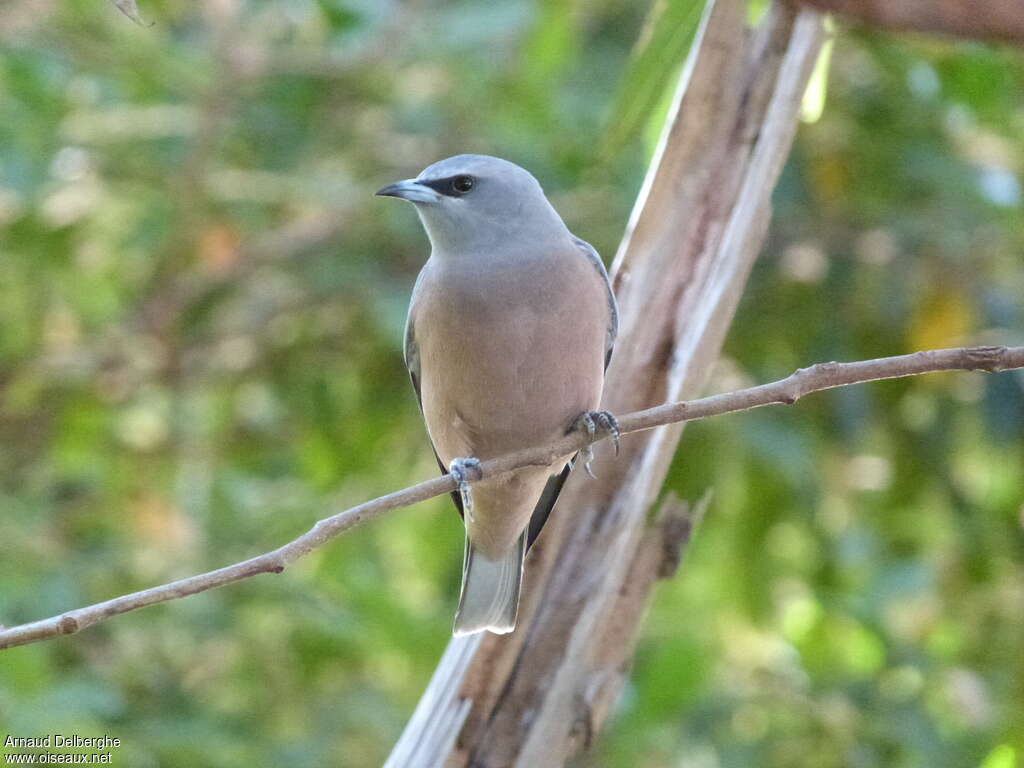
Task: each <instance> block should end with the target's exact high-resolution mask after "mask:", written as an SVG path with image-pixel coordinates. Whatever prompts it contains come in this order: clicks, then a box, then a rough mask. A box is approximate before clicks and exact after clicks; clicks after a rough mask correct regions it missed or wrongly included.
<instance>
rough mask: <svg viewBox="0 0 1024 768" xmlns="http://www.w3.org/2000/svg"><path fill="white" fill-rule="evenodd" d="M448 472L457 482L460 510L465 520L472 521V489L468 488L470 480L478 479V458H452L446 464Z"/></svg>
mask: <svg viewBox="0 0 1024 768" xmlns="http://www.w3.org/2000/svg"><path fill="white" fill-rule="evenodd" d="M448 472H449V473H451V476H452V477H454V478H455V480H456V482H458V484H459V496H461V497H462V512H463V514H465V515H466V522H467V523H469V522H472V521H473V489H472V488H470V485H469V484H470V481H473V480H479V479H480V460H479V459H472V458H470V459H452V463H451V464H450V465H449V466H448Z"/></svg>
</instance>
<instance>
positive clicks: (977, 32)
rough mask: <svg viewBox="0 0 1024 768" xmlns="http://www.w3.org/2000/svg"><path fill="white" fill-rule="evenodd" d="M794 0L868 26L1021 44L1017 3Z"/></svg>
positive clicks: (1023, 18)
mask: <svg viewBox="0 0 1024 768" xmlns="http://www.w3.org/2000/svg"><path fill="white" fill-rule="evenodd" d="M791 1H792V0H791ZM798 1H799V2H800V3H803V4H804V5H810V6H813V7H815V8H817V9H818V10H820V11H831V12H834V13H838V14H840V15H842V16H847V17H849V18H852V19H856V20H858V21H860V22H862V23H864V24H868V25H869V26H872V27H882V28H886V29H896V30H909V31H917V32H938V33H940V34H944V35H955V36H957V37H973V38H982V39H991V40H1005V41H1008V42H1016V43H1021V42H1024V3H1022V2H1021V1H1020V0H980V1H979V0H896V1H895V2H894V1H893V0H798Z"/></svg>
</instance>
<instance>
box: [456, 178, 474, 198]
mask: <svg viewBox="0 0 1024 768" xmlns="http://www.w3.org/2000/svg"><path fill="white" fill-rule="evenodd" d="M473 183H474V182H473V177H472V176H456V177H455V178H454V179H452V189H454V190H455V191H456V192H457V193H459V194H460V195H464V194H466V193H467V192H469V190H471V189H472V188H473Z"/></svg>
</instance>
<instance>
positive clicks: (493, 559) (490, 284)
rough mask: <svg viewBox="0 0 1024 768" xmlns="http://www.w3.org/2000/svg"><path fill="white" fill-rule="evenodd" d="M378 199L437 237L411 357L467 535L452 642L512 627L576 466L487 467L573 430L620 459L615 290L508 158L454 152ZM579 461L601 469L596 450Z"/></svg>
mask: <svg viewBox="0 0 1024 768" xmlns="http://www.w3.org/2000/svg"><path fill="white" fill-rule="evenodd" d="M376 194H377V195H379V196H383V197H394V198H399V199H402V200H406V201H408V202H410V203H412V204H413V205H414V206H415V209H416V212H417V213H418V214H419V218H420V220H421V222H422V224H423V227H424V229H425V230H426V234H427V236H428V238H429V240H430V244H431V253H430V256H429V258H428V259H427V261H426V263H425V265H424V266H423V269H422V271H421V272H420V273H419V276H418V278H417V279H416V283H415V286H414V288H413V291H412V296H411V300H410V304H409V313H408V318H407V321H406V329H405V363H406V367H407V368H408V371H409V376H410V378H411V380H412V385H413V388H414V389H415V392H416V396H417V399H418V401H419V405H420V410H421V412H422V415H423V418H424V421H425V422H426V427H427V433H428V435H429V438H430V442H431V445H432V447H433V449H434V454H435V456H436V458H437V463H438V466H439V467H440V470H441V472H442V474H446V473H448V472H450V473H451V474H452V476H453V477H454V478H455V479H456V480H457V482H458V489H457V490H456V491H453V493H452V498H453V500H454V502H455V506H456V508H457V509H458V511H459V513H460V515H462V517H463V520H464V523H465V531H466V541H465V554H464V557H463V569H462V588H461V592H460V596H459V606H458V610H457V612H456V616H455V624H454V628H453V634H454V635H455V636H460V635H468V634H474V633H477V632H481V631H488V632H491V633H494V634H505V633H508V632H511V631H513V630H514V629H515V626H516V616H517V612H518V605H519V594H520V590H521V585H522V578H523V567H524V559H525V556H526V552H527V550H528V548H529V547H530V545H531V544H532V543H533V541H534V540H535V539H536V538H537V536H538V535H539V534H540V531H541V529H542V527H543V525H544V523H545V521H546V520H547V518H548V515H549V513H550V512H551V508H552V507H553V505H554V503H555V501H556V499H557V498H558V494H559V492H560V491H561V489H562V486H563V484H564V483H565V480H566V477H567V476H568V473H569V471H570V470H571V469H572V466H573V460H574V459H575V458H576V457H574V456H565V457H560V458H559V459H558V460H556V461H555V462H554V463H553V464H552V465H550V466H543V467H526V468H522V469H519V470H515V471H514V472H512V473H509V474H506V475H503V476H500V477H493V478H483V479H480V477H479V466H480V461H482V460H487V459H491V458H495V457H497V456H501V455H503V454H507V453H510V452H513V451H516V450H521V449H524V448H530V447H536V446H539V445H542V444H544V443H547V442H551V441H553V440H555V439H557V438H559V437H562V436H564V435H566V434H568V433H570V432H572V431H573V430H585V431H586V432H587V433H588V434H590V435H592V436H593V435H594V434H595V433H598V432H600V433H601V434H602V435H610V436H611V437H612V438H613V439H614V442H615V447H616V451H617V450H618V438H619V427H618V422H617V421H616V420H615V417H614V416H613V415H612V414H611V413H610V412H608V411H602V410H599V406H600V403H601V393H602V389H603V386H604V376H605V371H606V370H607V367H608V363H609V361H610V359H611V355H612V350H613V348H614V345H615V338H616V334H617V332H618V308H617V305H616V302H615V295H614V292H613V290H612V286H611V282H610V281H609V279H608V273H607V271H606V270H605V267H604V264H603V262H602V261H601V258H600V256H599V255H598V253H597V251H596V250H594V248H593V247H592V246H591V245H590V244H589V243H587V242H585V241H584V240H581V239H580V238H578V237H576V236H575V235H573V234H572V233H571V232H570V231H569V229H568V227H567V226H566V225H565V223H564V222H563V221H562V218H561V216H559V214H558V213H557V212H556V211H555V209H554V207H553V206H552V205H551V203H550V202H549V201H548V199H547V197H546V196H545V194H544V191H543V189H542V188H541V185H540V183H539V182H538V181H537V179H536V178H534V176H533V175H532V174H530V173H529V172H528V171H527V170H525V169H524V168H521V167H520V166H518V165H516V164H514V163H512V162H509V161H507V160H503V159H500V158H497V157H492V156H488V155H475V154H463V155H456V156H454V157H449V158H447V159H445V160H441V161H439V162H436V163H434V164H432V165H430V166H428V167H427V168H426V169H424V170H423V171H422V172H421V173H420V174H419V175H418V176H417V177H416V178H414V179H407V180H405V181H399V182H395V183H393V184H389V185H387V186H385V187H383V188H382V189H380V190H378V191H377V193H376ZM580 453H581V454H582V458H583V462H584V464H585V466H586V470H587V472H588V473H589V474H591V475H592V474H593V472H592V470H591V461H592V459H593V452H592V451H591V449H590V447H589V445H588V447H587V448H585V449H583V450H582V451H581V452H580ZM473 480H476V482H472V481H473Z"/></svg>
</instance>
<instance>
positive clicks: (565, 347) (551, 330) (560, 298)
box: [415, 252, 608, 464]
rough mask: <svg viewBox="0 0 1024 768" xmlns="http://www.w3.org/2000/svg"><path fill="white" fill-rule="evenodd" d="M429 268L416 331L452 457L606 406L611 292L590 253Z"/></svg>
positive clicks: (440, 440) (424, 388) (559, 427)
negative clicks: (495, 266)
mask: <svg viewBox="0 0 1024 768" xmlns="http://www.w3.org/2000/svg"><path fill="white" fill-rule="evenodd" d="M431 266H432V267H434V268H432V269H430V270H428V272H427V274H425V275H424V283H423V285H422V286H421V290H420V291H419V292H418V296H417V304H416V308H415V312H416V338H417V343H418V345H419V355H420V375H421V381H420V386H421V395H422V398H423V410H424V415H425V417H426V421H427V427H428V430H429V431H430V435H431V439H432V441H433V443H434V445H435V447H436V448H437V451H438V453H439V454H440V456H441V459H442V460H443V461H444V462H445V463H446V464H447V463H448V462H449V461H451V459H452V458H455V457H456V456H467V455H468V456H477V457H480V458H489V457H492V456H496V455H500V454H502V453H507V452H509V451H512V450H516V449H518V448H523V447H527V446H530V445H534V444H537V443H539V442H543V441H546V440H549V439H553V438H554V437H556V436H558V435H561V434H563V433H564V432H565V430H566V429H567V428H568V427H569V425H570V424H571V422H572V420H573V419H574V418H575V417H576V416H578V415H579V414H580V413H581V412H583V411H585V410H592V409H595V408H597V407H598V404H599V402H600V396H601V385H602V381H603V369H604V355H605V343H606V336H607V327H608V308H607V294H606V290H605V287H604V285H603V282H602V281H601V277H600V275H598V274H597V272H596V271H595V270H594V269H593V266H592V265H591V264H589V263H588V262H587V261H586V259H585V257H583V256H581V255H580V254H579V253H578V252H571V253H564V254H561V255H560V258H559V257H556V256H554V255H553V256H550V257H541V258H536V259H532V260H531V261H530V262H529V263H526V264H520V263H517V264H514V265H507V266H506V268H504V269H501V270H489V271H488V272H487V273H481V272H479V271H475V270H467V269H457V268H454V267H452V266H449V265H442V264H437V265H431Z"/></svg>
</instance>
